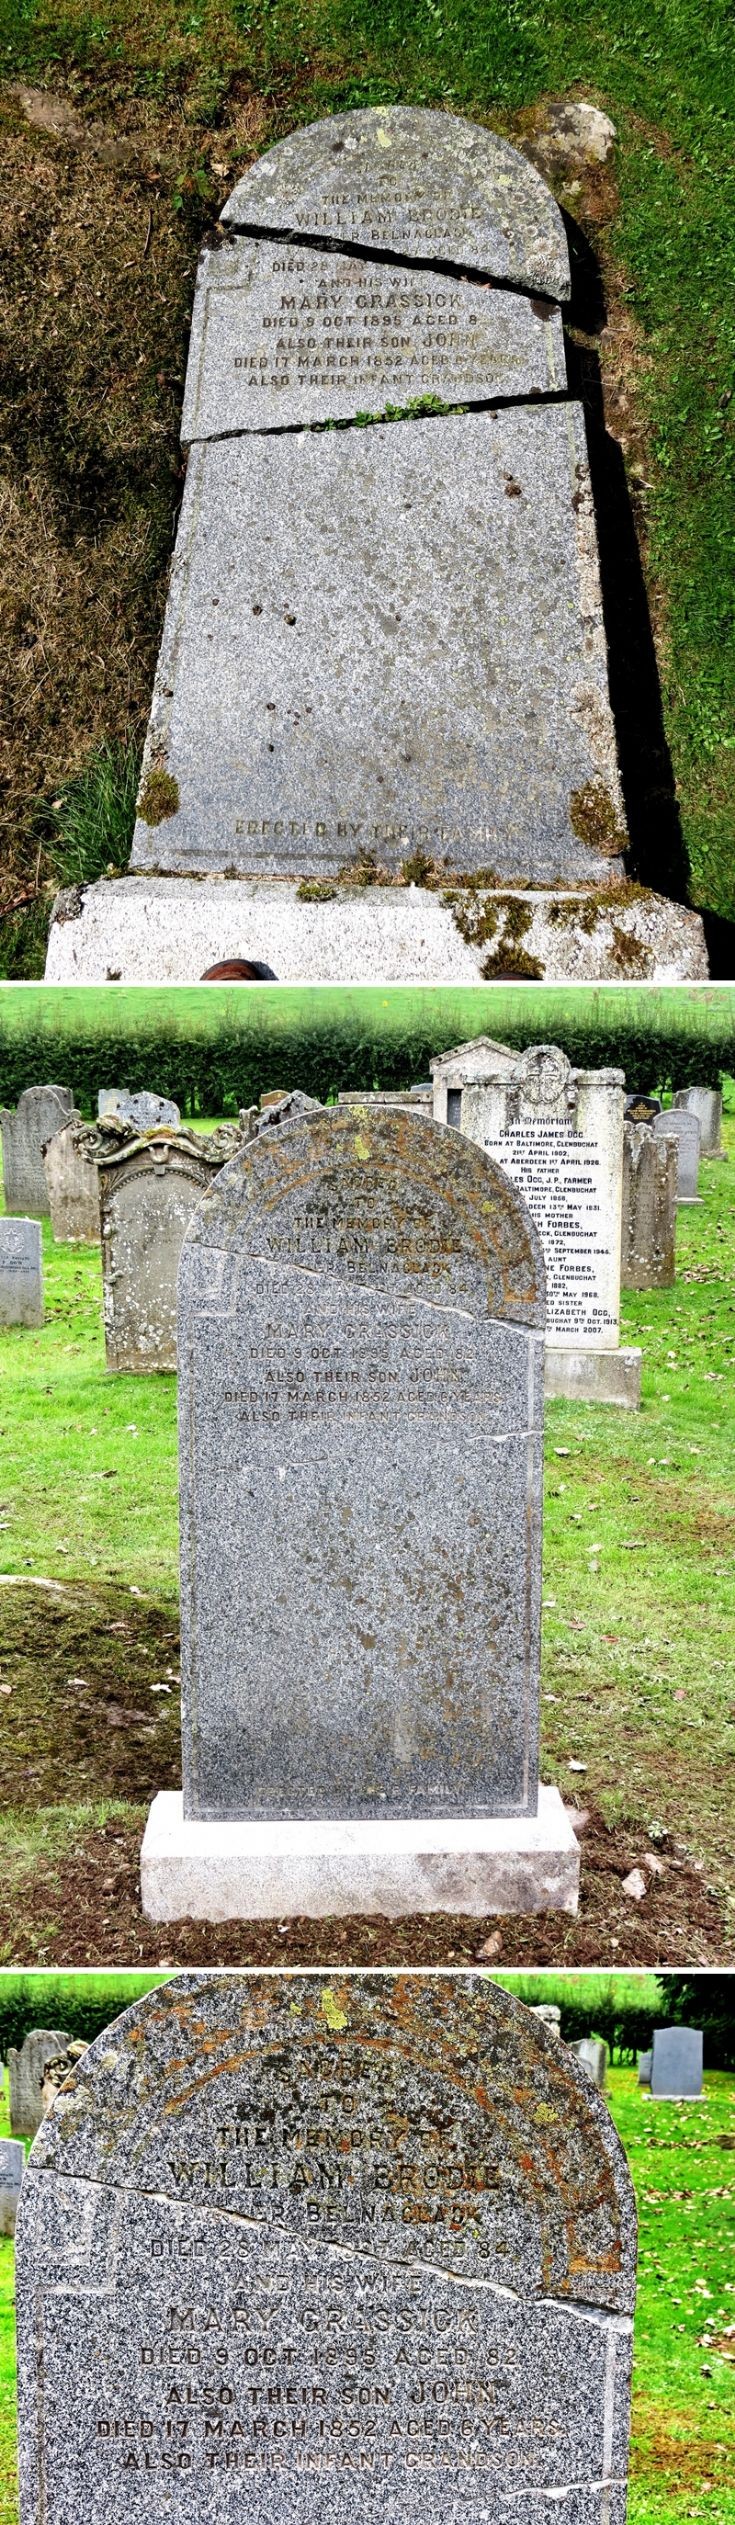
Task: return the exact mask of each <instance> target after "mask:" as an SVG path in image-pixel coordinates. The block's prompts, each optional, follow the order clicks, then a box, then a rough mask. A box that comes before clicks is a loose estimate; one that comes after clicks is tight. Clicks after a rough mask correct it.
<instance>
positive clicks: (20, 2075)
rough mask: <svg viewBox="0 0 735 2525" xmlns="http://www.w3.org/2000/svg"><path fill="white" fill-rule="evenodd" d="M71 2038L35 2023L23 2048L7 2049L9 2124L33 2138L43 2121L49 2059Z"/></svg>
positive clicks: (14, 2129) (15, 2129)
mask: <svg viewBox="0 0 735 2525" xmlns="http://www.w3.org/2000/svg"><path fill="white" fill-rule="evenodd" d="M68 2041H69V2036H68V2034H60V2033H59V2032H58V2029H57V2030H56V2031H54V2030H53V2029H50V2028H49V2027H48V2026H43V2025H34V2026H32V2027H31V2031H30V2033H29V2034H27V2035H26V2037H25V2041H24V2043H22V2044H21V2047H20V2050H19V2051H15V2050H13V2049H11V2050H10V2051H9V2052H8V2085H9V2088H10V2128H11V2130H12V2131H15V2132H20V2133H22V2135H23V2137H24V2138H26V2139H31V2138H32V2137H33V2135H34V2132H35V2131H37V2130H38V2129H39V2128H40V2125H41V2122H42V2121H43V2102H42V2097H41V2088H42V2086H43V2078H44V2071H45V2068H46V2063H47V2061H49V2060H54V2059H55V2058H56V2055H57V2053H58V2052H61V2051H63V2049H64V2046H65V2044H66V2043H68Z"/></svg>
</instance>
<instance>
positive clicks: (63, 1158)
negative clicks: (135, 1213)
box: [43, 1113, 100, 1245]
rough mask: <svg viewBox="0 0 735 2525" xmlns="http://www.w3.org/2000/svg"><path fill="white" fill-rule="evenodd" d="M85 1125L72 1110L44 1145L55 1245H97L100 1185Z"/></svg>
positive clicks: (98, 1237) (45, 1170)
mask: <svg viewBox="0 0 735 2525" xmlns="http://www.w3.org/2000/svg"><path fill="white" fill-rule="evenodd" d="M86 1136H87V1125H86V1123H85V1122H84V1121H83V1120H82V1116H81V1114H79V1113H73V1114H72V1116H71V1119H70V1121H69V1122H65V1123H64V1124H63V1127H62V1129H61V1130H60V1131H56V1132H55V1133H54V1137H53V1139H52V1140H49V1142H48V1145H47V1147H46V1148H45V1149H44V1156H43V1171H44V1174H45V1177H46V1184H47V1188H48V1198H49V1208H50V1211H51V1226H52V1228H53V1232H54V1239H55V1242H56V1244H57V1245H98V1244H99V1239H100V1187H99V1176H98V1173H97V1166H96V1162H95V1159H94V1158H93V1157H90V1156H89V1155H88V1153H87V1149H86V1146H85V1140H86Z"/></svg>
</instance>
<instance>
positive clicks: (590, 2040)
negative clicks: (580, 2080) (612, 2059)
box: [568, 2034, 607, 2091]
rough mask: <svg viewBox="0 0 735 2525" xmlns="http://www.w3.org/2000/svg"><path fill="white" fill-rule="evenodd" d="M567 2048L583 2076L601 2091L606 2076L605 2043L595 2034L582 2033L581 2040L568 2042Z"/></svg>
mask: <svg viewBox="0 0 735 2525" xmlns="http://www.w3.org/2000/svg"><path fill="white" fill-rule="evenodd" d="M568 2049H569V2051H570V2052H573V2053H574V2057H575V2060H578V2061H579V2065H580V2069H583V2070H584V2072H585V2076H586V2077H587V2078H591V2079H592V2083H593V2086H595V2087H599V2088H600V2091H602V2089H603V2088H604V2086H605V2082H606V2078H607V2044H606V2043H603V2042H601V2040H600V2037H599V2035H597V2034H583V2035H582V2037H581V2041H580V2042H578V2043H570V2044H569V2045H568Z"/></svg>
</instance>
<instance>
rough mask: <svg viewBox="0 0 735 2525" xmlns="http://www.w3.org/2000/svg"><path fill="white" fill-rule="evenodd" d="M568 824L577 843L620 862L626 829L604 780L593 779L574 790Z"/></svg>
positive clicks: (626, 838)
mask: <svg viewBox="0 0 735 2525" xmlns="http://www.w3.org/2000/svg"><path fill="white" fill-rule="evenodd" d="M569 821H570V824H571V827H572V832H573V833H576V836H577V840H578V842H584V843H585V844H586V847H587V849H588V850H598V851H601V852H602V855H603V858H605V859H617V858H619V857H620V855H621V853H622V852H623V851H624V850H626V848H627V842H628V836H627V833H626V831H625V827H624V825H622V824H621V823H620V821H619V818H618V816H617V815H616V813H615V808H614V806H613V802H612V798H611V797H610V793H609V790H607V789H606V788H605V787H604V785H603V782H602V781H601V780H598V781H594V780H590V781H588V782H587V786H586V788H585V789H573V790H572V795H571V798H570V800H569Z"/></svg>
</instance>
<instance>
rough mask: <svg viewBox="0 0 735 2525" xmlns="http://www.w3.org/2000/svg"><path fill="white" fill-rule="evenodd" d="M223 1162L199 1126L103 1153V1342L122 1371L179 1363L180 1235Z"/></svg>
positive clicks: (140, 1373)
mask: <svg viewBox="0 0 735 2525" xmlns="http://www.w3.org/2000/svg"><path fill="white" fill-rule="evenodd" d="M90 1136H91V1135H90ZM221 1164H222V1153H221V1150H220V1149H219V1147H218V1145H217V1141H216V1139H214V1142H213V1141H212V1140H210V1139H209V1138H208V1137H206V1138H205V1136H204V1134H199V1133H197V1134H196V1135H195V1134H194V1133H193V1132H190V1133H188V1134H186V1133H183V1132H182V1133H178V1134H176V1135H173V1134H172V1133H166V1132H163V1131H162V1132H161V1134H160V1136H157V1135H151V1136H150V1137H148V1138H146V1139H144V1140H135V1139H134V1140H132V1141H129V1142H127V1143H126V1144H124V1145H123V1147H122V1148H121V1149H119V1150H116V1151H115V1152H114V1154H113V1155H111V1156H107V1155H100V1157H99V1160H98V1165H99V1181H100V1216H101V1232H102V1296H103V1306H104V1319H105V1350H106V1354H107V1365H108V1368H112V1369H114V1370H115V1371H116V1372H117V1373H120V1372H121V1371H124V1370H130V1371H131V1372H132V1374H133V1375H135V1376H144V1375H146V1374H148V1373H151V1374H152V1373H154V1372H155V1371H156V1370H158V1369H166V1368H168V1369H172V1368H175V1367H176V1274H177V1271H178V1266H179V1255H180V1252H181V1246H182V1241H183V1238H184V1235H185V1232H186V1229H187V1227H188V1225H189V1221H190V1218H191V1216H192V1213H193V1211H194V1210H195V1209H196V1206H197V1202H198V1201H200V1200H201V1196H202V1193H203V1192H204V1190H205V1187H206V1185H207V1184H208V1183H209V1182H210V1181H211V1178H212V1172H213V1171H214V1172H216V1171H217V1169H218V1168H219V1167H220V1166H221Z"/></svg>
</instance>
